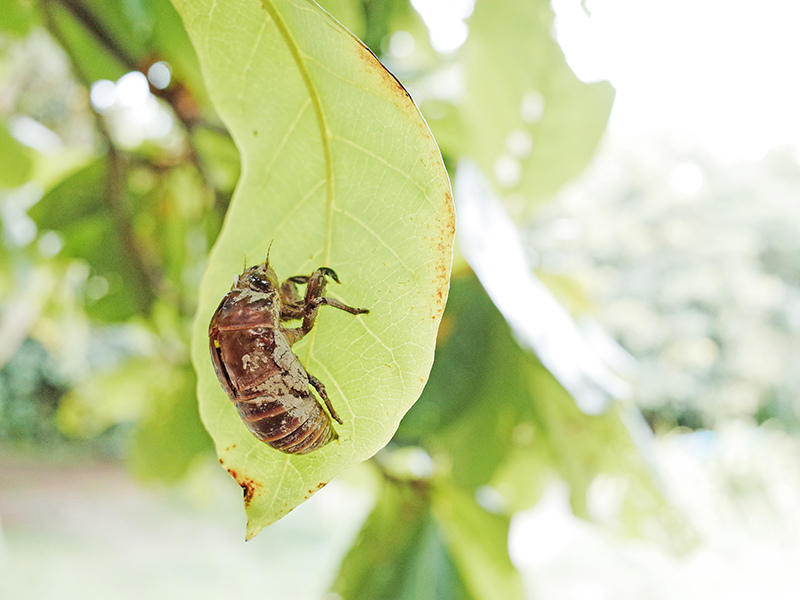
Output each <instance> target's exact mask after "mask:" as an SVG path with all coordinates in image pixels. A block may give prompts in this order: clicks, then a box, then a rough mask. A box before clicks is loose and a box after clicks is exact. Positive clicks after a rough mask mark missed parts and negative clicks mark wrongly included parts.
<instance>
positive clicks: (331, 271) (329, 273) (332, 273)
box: [319, 267, 342, 283]
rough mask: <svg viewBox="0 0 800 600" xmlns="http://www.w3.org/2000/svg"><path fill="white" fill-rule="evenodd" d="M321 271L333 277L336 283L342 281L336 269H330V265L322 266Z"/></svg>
mask: <svg viewBox="0 0 800 600" xmlns="http://www.w3.org/2000/svg"><path fill="white" fill-rule="evenodd" d="M319 271H320V272H321V273H322V274H323V275H327V276H328V277H330V278H331V279H333V280H334V281H335V282H336V283H342V282H341V281H339V276H338V275H337V274H336V271H334V270H333V269H329V268H328V267H320V268H319Z"/></svg>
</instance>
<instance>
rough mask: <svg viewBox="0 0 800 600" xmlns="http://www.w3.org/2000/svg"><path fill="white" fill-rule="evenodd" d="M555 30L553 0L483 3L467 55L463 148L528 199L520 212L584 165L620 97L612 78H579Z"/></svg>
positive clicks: (500, 184)
mask: <svg viewBox="0 0 800 600" xmlns="http://www.w3.org/2000/svg"><path fill="white" fill-rule="evenodd" d="M552 30H553V12H552V10H551V8H550V2H549V0H507V1H506V2H491V1H489V0H478V1H477V2H476V4H475V10H474V13H473V15H472V17H471V18H470V19H469V37H468V38H467V41H466V42H465V44H464V46H463V48H462V55H461V58H460V60H461V62H462V64H463V66H464V73H465V76H466V90H465V94H464V98H463V101H462V102H461V103H460V104H459V106H460V109H461V110H460V112H461V120H462V123H463V131H464V132H465V138H462V139H463V142H462V143H463V144H465V146H466V147H465V148H464V147H462V148H458V149H457V151H459V152H461V153H462V154H464V153H467V154H469V155H470V156H472V157H473V158H475V159H476V160H477V162H478V163H479V164H480V166H481V167H482V169H483V171H484V172H485V173H490V174H493V175H492V182H493V184H494V186H495V189H496V190H498V191H503V192H504V193H505V194H506V198H505V199H506V200H507V201H508V200H509V198H508V196H509V195H513V202H514V204H515V205H519V204H522V206H515V208H517V209H519V208H523V207H524V208H525V209H529V208H531V207H532V206H534V205H536V204H538V203H540V202H542V201H543V200H545V199H547V198H549V197H550V196H552V195H553V194H554V193H555V192H556V191H557V190H558V189H559V188H560V187H561V186H562V185H564V184H565V183H566V182H568V181H569V180H570V179H571V178H572V177H574V176H576V175H577V174H578V173H580V172H581V171H582V170H583V169H584V167H585V166H586V164H587V163H588V161H589V160H590V158H591V157H592V155H593V154H594V152H595V149H596V147H597V144H598V142H599V140H600V137H601V136H602V134H603V132H604V131H605V127H606V122H607V120H608V115H609V113H610V111H611V106H612V104H613V101H614V90H613V88H612V87H611V86H610V85H609V84H608V83H606V82H601V83H593V84H585V83H582V82H581V81H580V80H578V78H577V77H576V76H575V74H574V73H573V72H572V70H571V69H570V68H569V65H567V63H566V61H565V60H564V54H563V52H562V51H561V48H560V47H559V45H558V44H557V43H556V41H555V40H554V39H553V38H552ZM434 131H437V130H436V129H435V130H434ZM437 134H438V131H437ZM498 173H500V176H499V177H498Z"/></svg>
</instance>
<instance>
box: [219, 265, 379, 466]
mask: <svg viewBox="0 0 800 600" xmlns="http://www.w3.org/2000/svg"><path fill="white" fill-rule="evenodd" d="M327 277H330V278H331V279H333V280H334V281H335V282H336V283H339V278H338V277H337V276H336V273H335V272H334V271H333V269H329V268H327V267H322V268H319V269H317V270H316V271H314V272H313V273H312V274H311V275H297V276H294V277H290V278H289V279H287V280H286V281H284V282H283V283H282V284H280V285H279V284H278V277H277V276H276V275H275V271H273V270H272V267H270V265H269V256H268V257H267V260H266V261H265V262H264V263H263V264H260V265H256V266H254V267H250V268H249V269H245V271H244V272H243V273H242V274H241V275H238V276H237V277H236V279H235V281H234V284H233V287H232V288H231V291H229V292H228V293H227V294H226V295H225V297H224V298H223V299H222V302H221V303H220V305H219V307H218V308H217V311H216V312H215V313H214V316H213V317H212V318H211V324H210V325H209V328H208V337H209V345H210V349H211V360H212V361H213V363H214V370H215V371H216V373H217V377H218V378H219V382H220V383H221V384H222V387H223V388H224V389H225V391H226V392H227V393H228V396H230V399H231V400H232V401H233V403H234V404H235V405H236V408H237V410H238V411H239V415H240V416H241V417H242V420H243V421H244V423H245V425H247V428H248V429H249V430H250V431H251V432H252V433H253V435H255V436H256V437H257V438H258V439H260V440H262V441H264V442H266V443H267V444H269V445H270V446H272V447H273V448H275V449H277V450H280V451H281V452H286V453H289V454H307V453H308V452H311V451H313V450H316V449H317V448H320V447H322V446H324V445H325V444H327V443H328V442H330V441H331V440H334V439H336V438H337V437H338V435H337V433H336V431H335V430H334V428H333V426H332V424H331V417H333V418H334V419H336V420H337V421H338V422H339V423H340V424H341V423H342V419H341V418H340V417H339V415H338V414H336V410H334V408H333V405H332V404H331V401H330V399H329V398H328V394H327V393H326V392H325V386H324V385H322V382H321V381H320V380H319V379H317V378H316V377H314V376H313V375H311V374H310V373H308V372H307V371H306V370H305V368H304V367H303V365H302V364H301V363H300V359H298V358H297V356H296V355H295V354H294V352H292V350H291V346H292V344H294V343H295V342H296V341H298V340H299V339H302V338H303V337H304V336H305V335H306V334H307V333H308V332H309V331H311V329H312V328H313V327H314V322H315V320H316V318H317V312H318V311H319V307H320V306H323V305H327V306H333V307H334V308H338V309H340V310H343V311H345V312H348V313H350V314H351V315H359V314H363V313H367V312H369V311H368V310H367V309H364V308H353V307H352V306H347V305H346V304H343V303H342V302H340V301H339V300H336V299H334V298H329V297H327V296H325V295H324V292H325V285H326V282H327V281H326V278H327ZM298 285H305V286H306V291H305V295H304V296H301V294H300V292H299V290H298V289H297V286H298ZM296 319H302V323H301V324H300V326H299V327H284V326H283V325H282V323H283V322H284V321H290V320H296ZM311 386H313V387H314V389H315V390H317V393H318V394H319V396H320V398H321V399H322V401H323V402H324V403H325V406H326V407H327V409H328V412H327V413H326V412H325V411H324V410H323V409H322V406H321V405H320V402H319V401H318V400H317V399H316V398H315V397H314V396H313V394H312V393H311V389H310V388H311ZM328 413H330V416H328Z"/></svg>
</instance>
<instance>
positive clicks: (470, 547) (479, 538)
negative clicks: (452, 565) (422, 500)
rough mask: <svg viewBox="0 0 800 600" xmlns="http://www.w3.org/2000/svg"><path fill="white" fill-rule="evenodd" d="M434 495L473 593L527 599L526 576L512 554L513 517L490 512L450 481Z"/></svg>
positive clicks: (491, 599) (487, 598)
mask: <svg viewBox="0 0 800 600" xmlns="http://www.w3.org/2000/svg"><path fill="white" fill-rule="evenodd" d="M431 497H432V507H433V514H434V515H435V517H436V521H437V523H439V525H440V527H441V528H442V530H443V531H444V533H445V539H446V540H447V545H448V547H449V548H450V551H451V552H452V554H453V558H454V560H455V562H456V565H457V566H458V570H459V572H460V573H461V577H462V578H463V580H464V581H465V583H466V585H467V587H468V589H469V590H470V591H471V592H472V596H473V597H474V598H480V599H481V600H514V599H520V600H521V599H522V598H524V597H525V592H524V590H523V587H522V579H521V578H520V575H519V572H518V571H517V569H516V568H515V567H514V565H513V564H512V562H511V557H510V556H509V555H508V529H509V526H510V524H511V521H510V518H509V517H506V516H501V515H496V514H492V513H490V512H488V511H487V510H485V509H484V508H482V507H481V506H480V505H479V504H478V503H477V502H476V501H475V500H474V499H473V498H472V497H471V496H469V495H467V494H465V493H464V492H463V491H461V490H459V489H458V488H456V487H455V486H452V485H448V484H446V483H439V484H437V485H436V486H435V487H434V488H433V493H432V495H431Z"/></svg>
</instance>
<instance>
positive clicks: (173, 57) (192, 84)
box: [143, 0, 208, 116]
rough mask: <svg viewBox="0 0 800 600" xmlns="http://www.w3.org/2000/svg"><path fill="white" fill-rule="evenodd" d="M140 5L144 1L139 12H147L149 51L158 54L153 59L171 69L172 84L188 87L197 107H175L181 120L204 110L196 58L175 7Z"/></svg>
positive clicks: (151, 0)
mask: <svg viewBox="0 0 800 600" xmlns="http://www.w3.org/2000/svg"><path fill="white" fill-rule="evenodd" d="M143 1H146V7H143V9H144V10H146V11H147V14H148V15H149V18H150V22H151V24H152V30H151V33H150V44H149V47H150V51H152V48H157V49H158V51H159V56H157V57H153V58H159V59H161V60H166V61H167V62H168V63H169V65H170V69H172V81H173V82H175V81H177V82H180V84H182V85H186V86H188V87H189V89H191V92H192V98H191V101H192V102H193V103H196V105H197V107H183V106H179V107H178V108H179V110H181V112H182V113H183V114H184V116H189V114H191V112H192V111H195V110H197V111H200V110H204V109H206V107H208V99H207V92H206V89H205V84H204V83H203V77H202V73H201V72H200V64H199V63H198V60H197V54H196V53H195V51H194V46H192V42H191V40H190V39H189V35H188V33H187V32H186V29H185V28H184V26H183V22H182V21H181V18H180V16H179V15H178V13H177V12H176V11H175V7H174V6H172V3H170V1H169V0H143ZM169 89H170V88H168V91H169ZM172 89H174V86H173V87H172ZM182 100H183V101H184V102H185V101H188V100H189V99H187V98H185V97H183V98H182Z"/></svg>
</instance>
